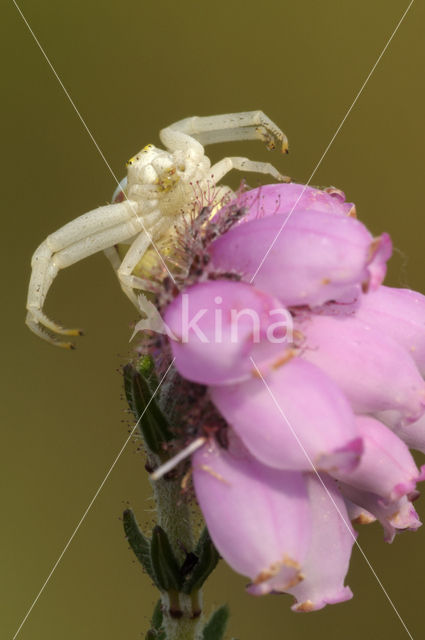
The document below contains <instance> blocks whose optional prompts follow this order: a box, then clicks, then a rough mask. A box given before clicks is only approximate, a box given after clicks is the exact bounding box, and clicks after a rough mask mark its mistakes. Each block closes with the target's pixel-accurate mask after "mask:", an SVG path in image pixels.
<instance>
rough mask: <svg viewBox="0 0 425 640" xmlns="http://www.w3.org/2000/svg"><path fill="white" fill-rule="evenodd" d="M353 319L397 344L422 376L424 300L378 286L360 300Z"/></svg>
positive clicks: (414, 294) (424, 361) (415, 294)
mask: <svg viewBox="0 0 425 640" xmlns="http://www.w3.org/2000/svg"><path fill="white" fill-rule="evenodd" d="M356 315H357V317H358V318H359V319H360V320H362V321H363V322H366V323H368V324H371V325H373V326H374V327H375V328H376V329H379V331H383V332H384V333H386V334H387V335H389V336H391V337H392V338H394V340H396V341H397V342H398V343H399V344H401V345H402V346H403V347H404V348H405V349H406V350H407V351H408V352H409V353H410V355H411V356H412V358H413V360H414V361H415V362H416V365H417V366H418V369H419V370H420V372H421V373H422V375H424V374H425V296H423V295H422V294H421V293H418V292H417V291H411V290H410V289H393V288H391V287H384V286H381V287H379V289H377V290H376V291H374V292H371V293H369V294H367V295H365V296H363V297H362V299H361V305H360V307H359V309H358V310H357V314H356Z"/></svg>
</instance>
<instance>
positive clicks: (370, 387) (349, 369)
mask: <svg viewBox="0 0 425 640" xmlns="http://www.w3.org/2000/svg"><path fill="white" fill-rule="evenodd" d="M299 326H300V329H301V331H302V332H303V333H304V334H305V349H304V351H303V358H304V359H306V360H308V361H309V362H312V363H313V364H315V365H316V366H318V367H320V368H321V369H322V370H323V371H324V372H325V373H326V374H327V375H328V376H329V377H330V378H332V379H333V380H334V381H335V382H336V383H337V384H338V386H339V387H340V388H341V390H342V391H343V392H344V394H345V395H346V396H347V398H348V399H349V401H350V403H351V406H352V408H353V410H354V411H355V412H356V413H376V412H378V411H385V410H389V409H392V410H396V411H397V414H398V423H399V424H405V423H408V422H413V421H414V420H417V419H418V418H419V417H420V416H421V415H422V414H423V412H424V410H425V383H424V381H423V380H422V378H421V375H420V373H419V371H418V370H417V368H416V365H415V363H414V362H413V360H412V358H411V357H410V355H409V354H408V353H407V351H406V350H405V349H404V348H403V347H401V346H400V345H399V344H398V343H397V342H395V340H393V338H391V337H390V336H387V335H385V334H384V333H382V331H379V330H377V329H375V328H374V327H373V326H372V325H369V324H365V323H363V322H361V321H360V320H358V319H357V318H356V317H342V316H340V317H335V316H325V315H314V316H310V317H308V318H303V319H302V320H301V321H300V325H299Z"/></svg>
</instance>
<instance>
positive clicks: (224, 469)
mask: <svg viewBox="0 0 425 640" xmlns="http://www.w3.org/2000/svg"><path fill="white" fill-rule="evenodd" d="M193 480H194V485H195V491H196V497H197V499H198V502H199V505H200V507H201V509H202V513H203V515H204V518H205V521H206V524H207V527H208V531H209V533H210V535H211V538H212V540H213V542H214V544H215V546H216V547H217V549H218V551H219V552H220V554H221V555H222V556H223V558H224V559H225V561H226V562H227V563H228V564H229V565H230V566H231V567H232V568H233V569H234V570H235V571H237V572H238V573H241V574H242V575H245V576H249V578H250V579H251V580H252V585H250V587H249V591H250V592H251V593H253V594H255V595H262V594H265V593H269V592H270V591H276V590H279V591H281V590H285V589H287V588H289V587H290V586H291V585H292V584H295V583H296V582H298V581H299V580H300V579H301V576H300V566H301V564H302V562H303V561H304V558H305V556H306V553H307V549H308V544H309V541H310V536H311V517H310V511H309V504H308V500H307V491H306V487H305V481H304V478H303V476H302V474H300V473H293V472H285V471H277V470H276V469H271V468H269V467H265V466H264V465H262V464H261V463H259V462H258V461H257V460H255V459H254V458H253V457H252V456H251V455H250V454H249V453H248V452H247V451H246V450H245V449H244V447H242V446H241V445H240V443H238V440H237V439H236V438H235V437H233V438H231V445H230V448H229V449H228V450H224V449H220V448H219V447H218V446H217V445H216V444H214V443H213V442H211V443H208V444H206V445H205V446H204V447H203V448H202V449H199V450H198V451H197V452H196V453H195V454H194V456H193Z"/></svg>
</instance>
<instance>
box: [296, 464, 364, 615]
mask: <svg viewBox="0 0 425 640" xmlns="http://www.w3.org/2000/svg"><path fill="white" fill-rule="evenodd" d="M321 480H322V482H323V484H322V482H321V481H320V480H319V478H317V476H316V475H314V474H309V478H308V492H309V498H310V507H311V512H312V518H313V523H312V530H313V536H312V541H311V543H310V548H309V552H308V555H307V558H306V560H305V562H304V564H303V568H302V572H303V575H304V580H302V581H301V582H300V583H298V584H297V585H295V586H294V587H292V588H291V589H289V590H288V591H289V593H291V594H292V595H293V596H295V598H296V600H297V602H296V603H295V604H294V605H293V607H292V609H293V610H294V611H315V610H317V609H322V608H323V607H325V606H326V605H327V604H335V603H337V602H344V601H345V600H349V599H350V598H352V597H353V594H352V592H351V589H350V588H349V587H344V580H345V576H346V574H347V571H348V565H349V563H350V556H351V549H352V546H353V544H354V542H355V539H356V536H357V534H356V532H355V531H354V530H353V528H352V526H351V523H350V519H349V516H348V513H347V509H346V507H345V504H344V500H343V498H342V496H341V494H340V492H339V491H338V489H337V487H336V484H335V482H334V481H332V479H331V478H329V477H326V476H325V475H322V476H321Z"/></svg>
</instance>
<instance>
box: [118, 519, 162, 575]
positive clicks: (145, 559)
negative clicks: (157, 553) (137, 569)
mask: <svg viewBox="0 0 425 640" xmlns="http://www.w3.org/2000/svg"><path fill="white" fill-rule="evenodd" d="M123 523H124V532H125V535H126V538H127V540H128V543H129V545H130V547H131V548H132V550H133V552H134V555H135V556H136V558H137V559H138V561H139V562H140V564H141V565H142V567H143V568H144V569H145V571H146V573H147V574H148V575H149V576H150V578H151V579H152V580H153V581H154V583H155V584H156V586H158V583H157V581H156V578H155V573H154V571H153V569H152V564H151V553H150V541H149V539H148V538H146V537H145V536H144V535H143V533H142V532H141V531H140V528H139V525H138V524H137V522H136V518H135V517H134V513H133V511H132V510H131V509H126V510H125V511H124V513H123Z"/></svg>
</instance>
